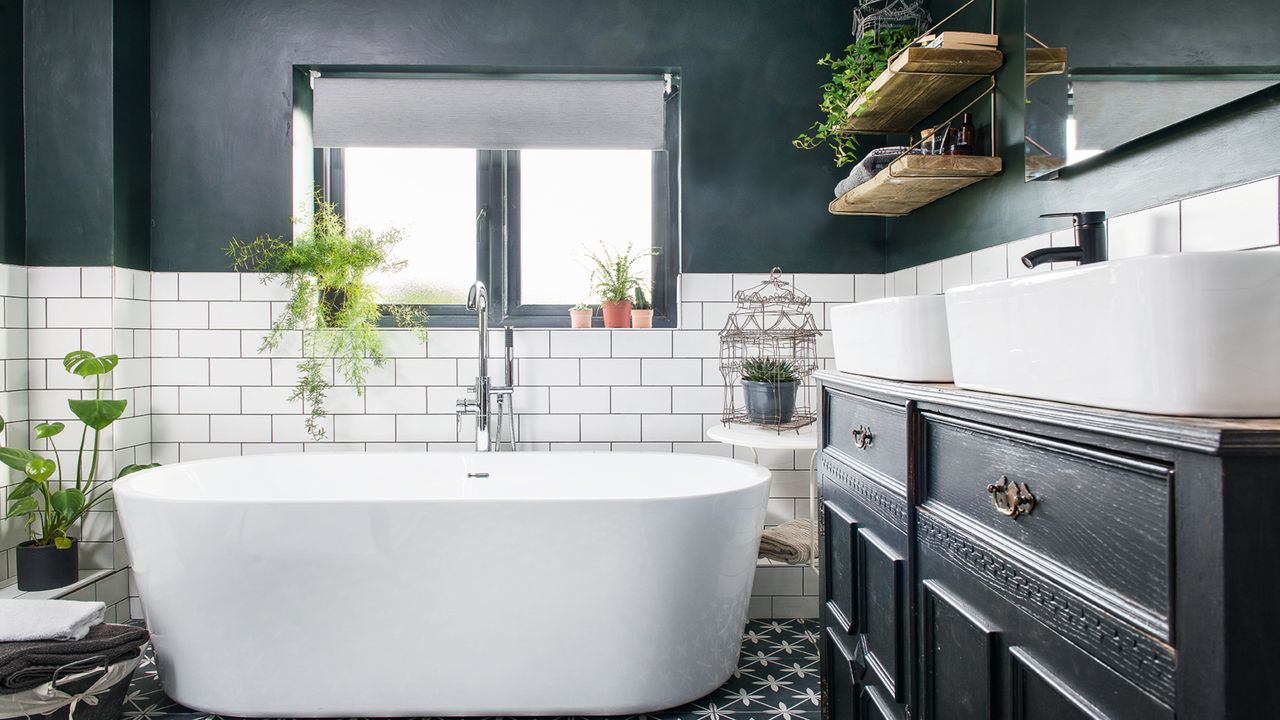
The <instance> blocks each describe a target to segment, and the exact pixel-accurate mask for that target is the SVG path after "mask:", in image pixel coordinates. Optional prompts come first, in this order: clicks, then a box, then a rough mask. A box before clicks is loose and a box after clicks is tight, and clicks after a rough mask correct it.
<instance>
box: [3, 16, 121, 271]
mask: <svg viewBox="0 0 1280 720" xmlns="http://www.w3.org/2000/svg"><path fill="white" fill-rule="evenodd" d="M25 20H26V38H27V42H26V47H25V55H26V56H25V58H24V67H23V72H24V77H25V83H24V93H25V112H26V161H27V162H26V179H27V182H26V192H27V262H28V263H29V264H31V265H106V264H109V263H110V262H111V260H112V247H111V245H112V216H113V202H114V199H113V197H112V191H111V189H112V174H113V172H114V170H113V163H114V159H113V157H112V152H111V145H112V144H111V2H110V1H109V0H93V1H81V0H73V1H72V2H59V1H58V0H27V2H26V13H25Z"/></svg>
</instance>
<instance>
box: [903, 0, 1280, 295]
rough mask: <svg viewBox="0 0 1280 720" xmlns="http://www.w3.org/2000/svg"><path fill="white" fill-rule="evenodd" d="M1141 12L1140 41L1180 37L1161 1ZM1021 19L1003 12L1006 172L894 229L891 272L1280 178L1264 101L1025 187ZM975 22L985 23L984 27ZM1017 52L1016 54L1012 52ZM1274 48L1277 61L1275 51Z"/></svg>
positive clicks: (1000, 100) (1007, 9)
mask: <svg viewBox="0 0 1280 720" xmlns="http://www.w3.org/2000/svg"><path fill="white" fill-rule="evenodd" d="M1039 1H1041V0H1037V2H1039ZM1274 2H1275V0H1234V3H1233V4H1234V5H1241V4H1253V5H1256V6H1257V7H1258V8H1259V10H1260V11H1261V10H1262V9H1263V8H1264V7H1268V6H1271V4H1272V3H1274ZM1134 4H1137V3H1135V2H1133V0H1130V2H1127V3H1125V5H1126V6H1131V5H1134ZM1141 4H1144V5H1146V6H1148V8H1149V10H1148V11H1147V12H1144V13H1141V17H1142V18H1144V22H1145V23H1146V25H1145V27H1143V28H1142V29H1141V33H1140V35H1141V37H1145V38H1150V39H1151V41H1152V42H1164V40H1163V38H1165V37H1166V35H1167V33H1165V32H1163V31H1162V29H1161V28H1162V27H1163V26H1165V25H1168V26H1169V27H1177V26H1179V25H1180V23H1182V22H1183V21H1184V20H1183V18H1182V17H1181V16H1179V15H1178V14H1176V13H1165V12H1163V11H1162V4H1161V3H1159V2H1155V0H1141ZM958 5H959V3H956V2H935V3H934V10H933V12H934V16H935V17H939V18H940V17H942V16H943V15H945V14H946V12H948V11H949V10H948V7H950V8H954V7H957V6H958ZM1130 9H1132V8H1130ZM966 12H969V11H966ZM1269 12H1272V14H1274V12H1273V11H1269ZM1023 19H1024V4H1023V3H1022V2H1017V1H1015V2H1001V3H998V16H997V30H998V31H999V33H1000V44H1001V47H1002V48H1003V49H1004V50H1005V65H1004V67H1003V68H1002V69H1001V70H1000V72H999V74H998V75H997V88H998V89H997V100H996V114H997V117H998V118H999V121H998V128H997V133H998V136H999V143H998V145H999V149H1000V155H1001V157H1003V158H1004V163H1005V169H1004V172H1003V173H1002V174H1001V175H999V176H997V177H995V178H992V179H990V180H986V181H983V182H981V183H978V184H976V185H973V186H971V187H969V188H966V189H965V190H962V191H960V192H958V193H955V194H954V195H950V196H948V197H946V198H944V199H942V200H940V201H938V202H936V203H934V204H932V205H929V206H927V207H924V208H922V209H920V210H917V211H916V212H914V213H912V214H911V215H909V216H907V217H905V218H895V219H892V220H890V221H888V223H887V226H886V228H887V229H886V243H885V253H886V270H888V271H894V270H900V269H902V268H906V267H911V266H912V265H917V264H920V263H925V262H931V261H934V260H938V259H940V258H944V257H950V256H952V255H957V254H960V253H964V252H969V251H972V250H978V249H981V248H984V247H990V246H992V245H998V244H1000V243H1004V242H1009V241H1011V240H1017V239H1020V238H1024V237H1029V236H1032V235H1036V234H1039V233H1042V232H1046V231H1048V230H1053V229H1060V228H1061V227H1065V226H1064V225H1062V221H1061V220H1057V221H1054V223H1052V224H1051V223H1050V221H1048V220H1041V219H1039V218H1038V217H1037V216H1038V215H1040V214H1041V213H1046V212H1058V211H1073V210H1105V211H1107V212H1108V213H1110V214H1113V215H1118V214H1121V213H1125V212H1131V211H1134V210H1141V209H1143V208H1147V207H1152V206H1155V205H1159V204H1162V203H1165V202H1169V201H1172V200H1177V199H1180V198H1184V197H1189V196H1192V195H1197V194H1200V193H1203V192H1206V191H1209V190H1213V189H1215V188H1220V187H1225V186H1228V185H1234V184H1238V183H1241V182H1245V181H1248V180H1254V179H1257V178H1262V177H1268V176H1271V175H1276V174H1278V173H1280V151H1277V150H1276V149H1275V137H1276V133H1277V129H1280V92H1276V91H1267V92H1266V93H1264V94H1262V95H1259V96H1255V97H1254V98H1252V99H1247V100H1245V101H1242V102H1240V103H1237V104H1235V105H1232V106H1230V107H1227V108H1222V109H1220V110H1219V111H1216V112H1214V113H1212V114H1210V115H1208V116H1205V117H1203V118H1197V119H1193V120H1190V121H1187V123H1185V124H1183V125H1180V126H1178V127H1176V128H1171V129H1169V130H1168V131H1164V132H1161V133H1158V134H1157V135H1154V136H1151V137H1148V138H1144V139H1142V140H1139V141H1136V142H1135V143H1132V144H1131V145H1130V146H1129V147H1127V148H1124V149H1122V150H1119V151H1116V152H1114V153H1112V154H1108V155H1106V156H1103V157H1099V158H1097V160H1096V161H1090V163H1089V164H1087V165H1086V164H1082V165H1078V166H1074V167H1069V168H1066V169H1065V170H1064V171H1063V172H1062V174H1061V179H1059V180H1050V181H1036V182H1031V183H1026V182H1024V181H1023V176H1022V173H1023V142H1022V132H1023V129H1022V112H1023V92H1022V70H1023V61H1022V56H1021V48H1022V30H1023ZM976 21H977V22H979V23H982V22H984V21H983V20H982V19H981V18H980V17H978V18H976ZM979 26H980V27H981V26H982V25H979ZM1198 31H1199V32H1205V33H1217V34H1219V35H1221V41H1220V42H1221V44H1222V45H1223V46H1230V45H1232V44H1234V43H1236V42H1238V39H1237V38H1236V37H1235V35H1234V34H1233V31H1232V30H1231V28H1229V27H1226V26H1222V27H1217V26H1213V25H1206V24H1204V23H1200V24H1199V27H1198ZM1135 32H1136V31H1135ZM1010 48H1016V49H1017V51H1013V52H1011V51H1010ZM1269 48H1270V49H1271V50H1272V51H1275V45H1274V43H1272V44H1271V45H1270V46H1269ZM1275 54H1276V59H1275V60H1273V61H1272V63H1276V62H1280V51H1275ZM945 112H946V109H945V108H944V110H943V113H945ZM979 116H980V119H981V121H982V122H986V121H987V119H988V117H989V116H988V115H987V114H986V113H980V114H979ZM942 119H945V115H944V116H943V118H942ZM1068 226H1069V224H1068Z"/></svg>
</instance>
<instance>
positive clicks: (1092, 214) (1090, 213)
mask: <svg viewBox="0 0 1280 720" xmlns="http://www.w3.org/2000/svg"><path fill="white" fill-rule="evenodd" d="M1040 217H1042V218H1055V217H1069V218H1071V224H1072V225H1074V226H1076V227H1081V226H1083V225H1097V224H1098V223H1102V222H1106V221H1107V212H1106V211H1105V210H1087V211H1084V212H1059V213H1044V214H1043V215H1041V216H1040Z"/></svg>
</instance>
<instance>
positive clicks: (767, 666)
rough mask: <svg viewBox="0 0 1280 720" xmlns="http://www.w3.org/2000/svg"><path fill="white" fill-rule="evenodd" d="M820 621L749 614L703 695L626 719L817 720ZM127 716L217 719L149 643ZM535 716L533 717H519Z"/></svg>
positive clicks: (127, 701) (136, 719) (126, 708)
mask: <svg viewBox="0 0 1280 720" xmlns="http://www.w3.org/2000/svg"><path fill="white" fill-rule="evenodd" d="M817 641H818V623H817V621H815V620H752V621H750V622H748V623H747V627H746V630H745V632H744V633H743V640H742V655H741V659H740V660H739V661H738V670H737V672H736V673H734V676H733V677H732V678H730V679H729V682H727V683H725V684H724V685H722V686H720V687H719V688H718V689H716V691H715V692H712V693H711V694H710V695H707V696H706V697H704V698H701V699H699V700H696V701H694V702H691V703H689V704H688V705H683V706H681V707H677V708H671V709H670V710H664V711H663V712H661V713H656V714H653V715H633V716H627V717H628V719H629V720H642V719H644V720H647V719H650V718H652V720H732V719H733V718H742V720H765V719H766V718H767V719H768V720H819V718H820V717H821V712H820V710H819V702H820V694H819V682H818V647H817ZM123 717H124V718H125V719H126V720H197V719H198V720H218V716H217V715H205V714H203V713H198V712H195V711H193V710H189V709H187V708H185V707H183V706H181V705H179V704H177V703H175V702H174V701H172V700H170V699H169V698H168V697H167V696H166V695H165V694H164V689H163V688H161V686H160V679H159V677H157V675H156V664H155V659H154V657H153V656H152V654H151V648H150V646H148V647H147V649H146V652H145V653H144V655H143V659H142V665H141V666H139V667H138V670H137V672H136V673H134V677H133V683H132V684H131V685H130V686H129V694H128V696H126V698H125V703H124V715H123ZM521 720H534V719H523V718H522V719H521Z"/></svg>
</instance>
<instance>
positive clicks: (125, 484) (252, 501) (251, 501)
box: [112, 450, 773, 510]
mask: <svg viewBox="0 0 1280 720" xmlns="http://www.w3.org/2000/svg"><path fill="white" fill-rule="evenodd" d="M429 453H432V454H436V455H456V456H473V455H485V454H486V453H478V452H474V451H464V450H437V451H430V450H428V451H424V452H417V451H415V452H411V453H410V452H397V451H374V452H366V451H342V452H334V453H321V454H318V453H311V455H312V456H315V455H322V456H325V457H332V456H335V455H345V456H383V455H385V456H397V457H400V456H406V455H414V454H424V455H425V454H429ZM304 454H306V453H305V452H303V451H296V450H295V451H284V452H271V453H257V454H253V455H227V456H223V457H216V458H201V459H199V460H188V461H185V462H178V463H174V464H172V465H161V466H159V467H156V468H148V469H147V470H142V471H139V472H136V473H130V474H129V475H126V476H125V477H123V478H118V479H116V480H114V481H112V496H113V501H114V499H115V495H116V493H118V492H120V491H122V490H123V491H124V495H125V497H126V498H128V499H129V500H135V499H136V500H140V501H159V502H165V503H180V504H184V505H185V504H193V505H194V504H199V505H328V504H338V503H343V504H351V503H369V504H382V503H388V504H390V503H395V504H402V503H487V504H490V503H511V502H518V503H576V502H611V503H636V502H673V501H681V500H698V499H705V498H709V497H716V496H719V495H729V494H732V493H735V492H744V491H750V490H755V489H756V488H758V487H760V486H761V485H767V484H769V483H770V482H771V481H772V478H773V471H772V470H771V469H770V468H768V467H766V466H764V465H760V464H757V463H752V462H748V461H746V460H739V459H738V458H732V457H724V456H720V455H709V454H704V453H690V452H670V453H654V452H644V451H612V450H584V451H576V450H543V451H531V452H528V453H525V454H537V455H549V454H563V455H574V456H590V455H607V456H611V457H616V456H628V457H652V456H655V455H656V456H659V457H667V458H669V457H693V458H698V459H699V460H701V461H711V462H714V463H716V464H729V465H737V466H739V467H742V468H745V469H749V470H750V471H751V473H752V475H754V477H753V478H751V479H750V480H749V481H746V482H743V483H742V484H740V485H738V486H735V487H731V488H722V489H717V490H711V491H706V492H698V493H690V494H683V495H652V496H632V497H626V496H624V497H604V496H599V495H580V496H572V497H518V496H517V497H503V496H495V497H468V498H446V497H407V498H395V497H367V498H360V497H330V498H321V497H293V498H289V497H284V498H281V497H276V498H251V497H203V498H196V497H176V496H174V495H166V494H160V493H157V492H152V491H148V490H145V489H143V488H139V487H135V486H136V485H138V484H140V483H141V482H143V481H145V480H146V478H145V477H140V476H145V475H146V474H147V473H149V472H151V471H154V470H160V471H163V470H172V469H175V468H179V467H188V466H202V465H216V464H220V463H227V462H234V461H245V462H248V461H251V460H254V459H259V458H281V457H293V456H300V455H304ZM503 454H504V455H510V454H511V453H503ZM126 502H127V501H126ZM118 509H119V508H117V510H118Z"/></svg>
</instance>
